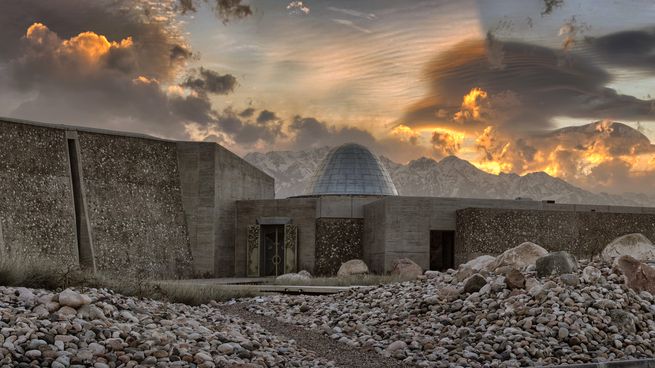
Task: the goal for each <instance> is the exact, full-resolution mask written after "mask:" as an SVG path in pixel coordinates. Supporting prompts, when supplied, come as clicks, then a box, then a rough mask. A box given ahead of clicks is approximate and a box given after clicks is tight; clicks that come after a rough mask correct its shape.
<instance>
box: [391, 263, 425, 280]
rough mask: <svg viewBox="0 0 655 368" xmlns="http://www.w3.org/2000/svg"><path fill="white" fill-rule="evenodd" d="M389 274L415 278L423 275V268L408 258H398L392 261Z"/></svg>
mask: <svg viewBox="0 0 655 368" xmlns="http://www.w3.org/2000/svg"><path fill="white" fill-rule="evenodd" d="M391 274H392V275H394V276H400V277H403V278H417V277H419V276H421V275H423V269H422V268H421V266H419V265H417V264H416V263H414V261H412V260H411V259H409V258H398V259H396V260H394V261H393V268H392V269H391Z"/></svg>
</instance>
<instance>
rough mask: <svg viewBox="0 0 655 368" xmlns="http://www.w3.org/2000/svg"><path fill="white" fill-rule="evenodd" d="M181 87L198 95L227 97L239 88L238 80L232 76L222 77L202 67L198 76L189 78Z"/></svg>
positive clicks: (225, 75)
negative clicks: (208, 94) (206, 94)
mask: <svg viewBox="0 0 655 368" xmlns="http://www.w3.org/2000/svg"><path fill="white" fill-rule="evenodd" d="M181 86H182V87H187V88H190V89H192V90H194V91H195V92H197V93H213V94H217V95H226V94H228V93H230V92H233V91H234V88H236V86H237V79H236V78H235V77H234V76H232V75H230V74H224V75H221V74H219V73H217V72H215V71H212V70H209V69H205V68H202V67H201V68H200V71H199V72H198V73H197V74H195V75H193V76H189V77H187V79H186V80H185V81H184V83H182V84H181Z"/></svg>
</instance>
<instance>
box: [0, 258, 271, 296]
mask: <svg viewBox="0 0 655 368" xmlns="http://www.w3.org/2000/svg"><path fill="white" fill-rule="evenodd" d="M138 274H139V273H137V275H138ZM0 285H2V286H13V287H19V286H21V287H27V288H33V289H47V290H61V289H65V288H68V287H79V288H85V287H88V288H97V289H101V288H106V289H110V290H112V291H114V292H116V293H119V294H123V295H125V296H134V297H139V298H150V299H157V300H165V301H169V302H172V303H184V304H188V305H199V304H206V303H209V302H210V301H212V300H215V301H227V300H230V299H237V298H245V297H253V296H256V295H258V293H257V292H256V291H255V290H253V289H250V288H245V287H244V288H239V287H234V286H233V285H231V286H223V285H189V284H177V283H161V282H156V281H154V280H149V279H146V278H142V277H139V276H136V275H133V276H127V277H124V278H109V277H104V276H100V275H94V274H92V273H89V272H86V271H83V270H80V269H78V268H76V267H68V268H62V267H61V266H59V267H57V266H54V265H52V264H48V263H47V262H39V264H37V263H36V262H28V261H16V260H8V259H3V260H0Z"/></svg>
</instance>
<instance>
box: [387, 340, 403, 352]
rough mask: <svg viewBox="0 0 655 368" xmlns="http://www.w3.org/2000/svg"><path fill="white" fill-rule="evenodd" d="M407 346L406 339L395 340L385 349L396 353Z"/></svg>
mask: <svg viewBox="0 0 655 368" xmlns="http://www.w3.org/2000/svg"><path fill="white" fill-rule="evenodd" d="M406 348H407V344H406V343H405V342H404V341H394V342H392V343H391V344H389V346H387V348H386V349H385V350H386V351H388V352H390V353H394V352H396V351H399V350H405V349H406Z"/></svg>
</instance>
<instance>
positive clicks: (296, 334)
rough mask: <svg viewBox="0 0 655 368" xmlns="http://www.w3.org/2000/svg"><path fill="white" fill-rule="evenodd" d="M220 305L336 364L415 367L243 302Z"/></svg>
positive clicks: (380, 367) (363, 367)
mask: <svg viewBox="0 0 655 368" xmlns="http://www.w3.org/2000/svg"><path fill="white" fill-rule="evenodd" d="M220 308H221V309H222V310H223V311H224V312H225V313H227V314H232V315H235V316H237V317H240V318H242V319H244V320H247V321H250V322H254V323H257V324H259V325H260V326H262V328H264V329H265V330H267V331H269V332H270V333H272V334H274V335H276V336H278V337H284V338H288V339H294V340H295V341H296V344H297V345H298V346H299V347H301V348H304V349H307V350H311V351H313V352H315V353H316V354H317V355H318V356H319V357H322V358H325V359H328V360H332V361H334V362H335V363H336V365H337V366H338V367H361V368H369V367H370V368H378V367H379V368H391V367H414V365H410V364H405V363H403V362H401V361H398V360H396V359H393V358H386V357H384V356H382V355H381V354H378V353H376V352H375V351H366V350H363V349H361V348H354V347H351V346H348V345H346V344H343V343H339V342H337V341H335V340H332V339H330V338H329V337H327V336H325V335H322V334H320V333H316V332H313V331H310V330H307V329H304V328H301V327H298V326H295V325H292V324H289V323H285V322H282V321H279V320H277V319H275V318H272V317H268V316H263V315H261V314H257V313H254V312H250V311H248V310H247V307H246V305H244V304H242V303H237V304H232V305H221V307H220Z"/></svg>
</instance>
